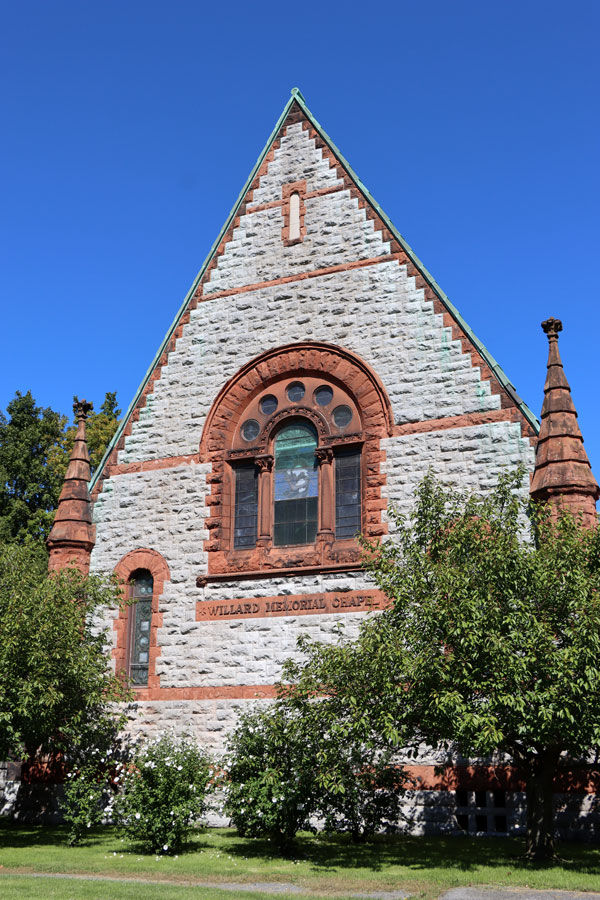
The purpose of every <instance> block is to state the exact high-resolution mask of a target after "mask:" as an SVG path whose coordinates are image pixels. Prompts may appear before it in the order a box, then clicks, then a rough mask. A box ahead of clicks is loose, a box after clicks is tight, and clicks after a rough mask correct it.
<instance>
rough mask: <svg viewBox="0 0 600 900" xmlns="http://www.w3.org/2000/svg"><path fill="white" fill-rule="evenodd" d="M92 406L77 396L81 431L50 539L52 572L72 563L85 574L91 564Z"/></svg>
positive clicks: (92, 536) (76, 438)
mask: <svg viewBox="0 0 600 900" xmlns="http://www.w3.org/2000/svg"><path fill="white" fill-rule="evenodd" d="M92 409H93V406H92V404H91V403H88V402H87V401H86V400H76V402H75V403H74V404H73V411H74V413H75V416H76V417H77V435H76V437H75V443H74V445H73V450H72V452H71V458H70V459H69V465H68V468H67V472H66V475H65V481H64V484H63V488H62V491H61V494H60V498H59V500H58V509H57V510H56V516H55V519H54V524H53V526H52V530H51V532H50V536H49V537H48V541H47V546H48V550H49V552H50V558H49V560H48V571H50V572H52V571H55V570H56V569H64V568H67V567H72V568H76V569H79V571H80V572H82V573H83V574H84V575H85V574H87V573H88V571H89V568H90V554H91V552H92V548H93V546H94V542H95V536H94V526H93V525H92V504H91V500H90V493H89V489H88V484H89V481H90V457H89V453H88V448H87V441H86V437H85V420H86V419H87V417H88V413H89V412H90V410H92Z"/></svg>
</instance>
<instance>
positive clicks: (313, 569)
mask: <svg viewBox="0 0 600 900" xmlns="http://www.w3.org/2000/svg"><path fill="white" fill-rule="evenodd" d="M363 568H364V566H363V563H362V562H347V563H323V564H322V565H316V566H289V567H287V568H281V569H276V568H273V569H249V570H247V571H245V572H244V571H231V572H214V573H213V574H208V575H198V577H197V578H196V587H206V585H207V584H217V583H219V582H223V581H253V580H258V579H262V578H265V579H266V578H290V577H293V576H298V575H328V574H330V573H331V574H333V573H335V572H357V571H360V570H361V569H363Z"/></svg>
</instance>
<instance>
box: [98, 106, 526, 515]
mask: <svg viewBox="0 0 600 900" xmlns="http://www.w3.org/2000/svg"><path fill="white" fill-rule="evenodd" d="M297 122H301V123H302V128H303V129H304V130H305V131H308V133H309V136H310V137H311V139H312V140H314V141H315V147H316V148H318V149H320V150H321V154H322V157H323V158H325V159H328V160H329V166H330V168H333V169H335V171H336V174H337V176H338V178H339V179H340V180H341V181H342V184H341V185H336V186H335V188H333V187H332V188H323V189H321V191H315V192H310V193H309V194H307V197H310V196H316V195H317V194H319V193H323V194H324V193H327V192H333V190H334V189H335V190H344V189H347V190H349V191H350V196H351V197H353V198H354V199H356V200H357V202H358V206H359V208H360V209H364V210H365V213H366V216H367V218H368V219H371V220H372V221H373V222H374V227H375V228H376V229H377V230H378V231H381V234H382V238H383V239H384V240H385V241H386V242H389V245H390V251H391V252H390V254H389V256H384V257H380V258H378V259H374V260H368V261H364V262H363V261H360V262H359V263H357V264H355V265H354V267H356V265H373V264H376V263H378V262H387V261H388V260H390V259H397V260H398V262H399V264H400V265H406V267H407V273H408V275H409V277H414V278H415V286H416V287H417V288H420V289H422V290H423V292H424V296H425V299H426V300H428V301H430V302H432V303H433V308H434V312H435V313H437V314H441V315H442V316H443V322H444V325H445V326H446V327H450V328H451V329H452V339H453V340H460V342H461V347H462V351H463V353H465V354H467V355H469V356H470V357H471V364H472V366H473V367H474V368H477V367H478V368H479V370H480V378H481V380H482V381H483V380H487V381H489V382H490V387H491V391H492V393H494V394H498V395H499V396H500V398H501V404H502V407H503V408H511V407H512V408H515V401H514V400H513V398H512V397H511V396H510V395H509V394H508V392H507V391H506V389H505V388H504V386H503V385H502V384H500V382H499V381H498V379H497V378H496V376H495V374H494V373H493V372H492V371H491V370H490V368H489V366H488V364H487V363H486V362H485V361H484V360H483V358H482V357H481V355H480V353H479V351H478V350H477V348H476V347H475V346H474V344H473V343H472V342H471V340H470V339H469V338H468V337H467V335H466V334H465V332H464V331H463V330H462V328H461V326H460V325H459V323H458V322H457V321H456V319H454V317H453V316H452V315H451V313H450V312H449V310H448V309H447V308H446V307H445V306H444V304H443V303H442V301H441V300H440V298H439V297H438V295H437V294H436V292H435V291H434V290H433V288H432V286H431V285H430V284H429V283H428V282H427V281H426V280H425V278H424V276H423V275H422V274H421V273H420V272H419V271H418V270H417V267H416V266H415V264H414V263H413V262H412V260H411V259H409V257H408V255H407V253H406V252H405V250H404V248H403V247H402V246H401V245H400V243H399V242H398V240H397V239H396V238H395V237H394V235H393V234H392V232H391V231H390V230H389V228H388V227H387V225H386V224H385V223H384V222H383V220H382V219H381V218H380V216H379V214H378V213H377V212H376V211H375V210H374V209H373V207H372V206H371V205H370V203H368V202H367V200H366V198H365V196H364V195H363V194H362V192H361V191H360V190H359V188H358V187H357V185H356V184H355V183H354V181H353V179H352V178H351V177H350V175H349V174H348V172H346V170H345V169H344V168H343V166H342V164H341V162H340V161H339V160H338V159H337V158H336V157H335V155H334V153H333V151H332V150H331V149H330V148H329V147H328V146H327V144H326V143H325V142H324V140H323V139H322V138H321V137H320V135H319V134H318V133H317V132H316V130H315V129H314V128H313V126H312V125H311V123H310V122H309V121H308V119H307V118H306V117H305V115H304V113H303V112H302V110H301V109H300V107H299V106H298V105H297V104H293V105H292V107H291V108H290V112H289V114H288V117H287V119H286V122H285V123H284V124H283V125H282V126H281V128H280V130H279V133H278V134H277V135H276V137H275V139H274V140H273V143H272V145H271V148H270V150H269V152H268V153H267V154H266V156H265V158H264V160H263V162H262V165H261V167H260V169H259V170H258V172H257V173H256V175H255V177H254V180H253V182H252V184H251V185H250V187H249V189H248V191H247V193H246V196H245V197H244V199H243V201H242V202H241V204H240V207H239V209H238V212H237V215H236V216H235V218H234V219H233V221H232V222H231V223H230V225H229V228H228V229H227V231H226V233H225V234H224V235H223V237H222V239H221V242H220V244H219V246H218V247H217V249H216V251H215V253H214V256H213V259H212V260H211V262H210V264H209V266H208V267H207V269H206V272H205V273H204V276H203V278H202V280H201V282H200V283H199V285H198V286H197V288H196V291H195V292H194V295H193V297H192V298H191V300H190V303H189V307H188V310H187V311H186V312H185V313H184V314H183V315H182V317H181V319H180V321H179V324H178V326H177V328H176V329H175V331H174V333H173V335H172V336H171V339H170V341H169V345H168V346H167V347H166V348H165V351H164V352H163V354H162V356H161V358H160V360H159V361H158V363H157V365H156V366H155V368H154V371H153V372H152V374H151V376H150V379H149V381H148V383H147V385H146V387H145V389H144V391H143V393H142V395H141V397H140V399H139V400H138V403H137V405H136V408H135V409H134V410H133V412H132V414H131V417H130V420H129V422H128V423H127V424H126V426H125V429H124V431H123V434H122V436H121V439H120V440H119V442H118V444H117V446H116V447H115V448H114V449H113V451H112V453H111V455H110V458H109V460H108V463H112V464H116V463H117V460H118V453H119V451H120V450H122V449H123V448H124V446H125V437H126V436H127V435H129V434H131V422H132V421H137V419H138V418H139V412H140V409H143V408H144V406H145V405H146V398H147V396H148V395H149V394H150V393H151V392H152V391H153V389H154V383H155V382H156V381H158V380H159V379H160V377H161V374H162V367H163V366H164V365H165V364H166V362H167V360H168V355H169V353H170V352H171V350H173V349H174V348H175V345H176V342H177V340H178V338H179V337H181V335H182V333H183V327H184V325H186V324H187V323H188V322H189V320H190V309H196V307H197V305H198V303H199V302H203V301H204V300H205V299H213V298H217V297H224V296H229V295H231V294H233V293H236V292H237V291H231V292H227V291H222V292H215V293H214V294H211V295H203V292H204V286H205V285H206V284H208V283H209V282H210V276H211V272H212V270H213V269H215V268H216V267H217V265H218V262H219V258H220V256H222V255H223V253H224V252H225V248H226V245H227V243H228V242H229V241H231V240H232V238H233V234H234V231H235V229H236V228H238V227H239V224H240V220H241V216H243V215H244V214H245V213H246V212H247V211H248V207H249V204H251V203H252V199H253V196H254V191H255V190H256V189H257V188H258V187H259V185H260V179H261V178H262V176H263V175H265V174H266V173H267V172H268V169H269V165H270V164H271V162H272V161H273V160H274V158H275V152H276V151H277V150H278V149H279V148H280V146H281V138H282V137H283V136H284V134H285V133H286V130H287V127H288V125H289V124H294V123H297ZM280 202H281V201H275V205H279V203H280ZM259 206H260V205H259ZM264 206H265V208H267V207H268V204H265V205H264ZM258 208H259V207H258V206H257V207H256V208H255V209H254V210H253V211H257V210H258ZM345 268H346V267H345V266H341V267H339V268H338V267H332V268H331V269H330V270H328V269H323V270H320V271H319V272H315V273H306V274H304V276H303V277H304V278H310V277H317V275H326V274H331V273H333V272H336V271H344V270H345ZM293 280H295V277H290V278H289V279H281V280H280V281H273V282H264V283H263V284H258V285H253V286H252V287H250V288H246V290H256V289H258V288H260V287H266V286H269V285H275V284H278V283H282V284H283V283H287V281H293ZM519 421H520V423H521V433H522V435H523V437H528V438H531V439H533V440H534V441H535V440H536V437H537V436H536V433H535V431H534V429H533V428H532V426H531V425H530V423H529V422H528V421H527V419H526V418H525V417H524V416H523V415H522V414H521V413H520V412H519ZM103 480H104V473H102V475H101V477H100V478H99V479H98V481H97V483H96V485H95V488H94V491H93V493H92V501H94V500H95V499H96V498H97V497H98V495H99V493H100V491H101V489H102V484H103Z"/></svg>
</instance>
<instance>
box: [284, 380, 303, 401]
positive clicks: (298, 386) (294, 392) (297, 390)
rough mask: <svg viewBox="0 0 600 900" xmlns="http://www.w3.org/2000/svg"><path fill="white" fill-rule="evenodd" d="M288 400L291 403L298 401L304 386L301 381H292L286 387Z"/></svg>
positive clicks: (301, 396)
mask: <svg viewBox="0 0 600 900" xmlns="http://www.w3.org/2000/svg"><path fill="white" fill-rule="evenodd" d="M286 393H287V395H288V400H291V401H292V403H299V402H300V400H302V398H303V397H304V393H305V388H304V385H303V384H302V382H301V381H292V383H291V384H290V385H289V386H288V389H287V392H286Z"/></svg>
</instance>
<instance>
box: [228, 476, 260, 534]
mask: <svg viewBox="0 0 600 900" xmlns="http://www.w3.org/2000/svg"><path fill="white" fill-rule="evenodd" d="M257 521H258V470H257V468H256V466H255V465H254V463H253V462H251V463H249V464H248V465H242V466H237V467H236V470H235V521H234V525H233V546H234V547H235V548H236V549H239V548H243V547H254V546H255V545H256V526H257Z"/></svg>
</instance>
